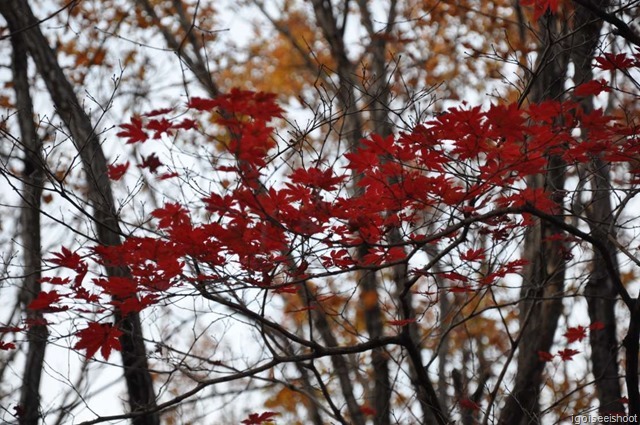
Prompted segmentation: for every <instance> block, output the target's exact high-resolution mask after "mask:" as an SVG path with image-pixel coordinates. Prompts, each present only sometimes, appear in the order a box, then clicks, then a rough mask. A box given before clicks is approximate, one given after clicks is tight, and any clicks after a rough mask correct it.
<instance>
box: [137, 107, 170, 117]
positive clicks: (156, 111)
mask: <svg viewBox="0 0 640 425" xmlns="http://www.w3.org/2000/svg"><path fill="white" fill-rule="evenodd" d="M171 111H173V108H161V109H154V110H153V111H149V112H147V113H146V114H142V116H143V117H157V116H158V115H165V114H168V113H169V112H171Z"/></svg>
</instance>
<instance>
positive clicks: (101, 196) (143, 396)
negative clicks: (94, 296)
mask: <svg viewBox="0 0 640 425" xmlns="http://www.w3.org/2000/svg"><path fill="white" fill-rule="evenodd" d="M0 14H2V16H3V17H4V18H5V20H6V21H7V24H8V26H9V29H10V31H11V33H12V34H19V35H20V36H21V37H22V39H23V41H24V46H25V48H26V50H27V51H28V53H29V54H30V56H31V57H32V58H33V60H34V62H35V64H36V69H37V71H38V73H39V74H40V76H41V77H42V79H43V80H44V82H45V85H46V86H47V89H48V91H49V94H50V95H51V98H52V100H53V103H54V104H55V107H56V110H57V112H58V114H59V115H60V117H61V118H62V121H63V122H64V124H65V126H66V127H67V128H68V129H69V131H70V133H71V137H72V140H73V142H74V144H75V147H76V149H77V150H78V154H79V156H80V159H81V161H82V165H83V167H84V170H85V171H86V174H87V183H88V185H89V196H90V200H91V203H92V206H93V210H94V213H93V214H94V216H93V219H94V221H95V224H96V234H97V239H98V241H99V242H100V243H101V244H103V245H119V244H120V243H121V240H120V235H121V232H120V228H119V222H118V218H117V215H116V213H115V206H114V200H113V193H112V191H111V183H110V181H109V178H108V176H107V162H106V159H105V156H104V153H103V151H102V146H101V145H100V141H99V139H98V137H97V135H96V134H95V132H94V129H93V126H92V124H91V120H90V118H89V117H88V116H87V114H86V113H85V112H84V110H83V109H82V106H81V105H80V102H78V99H77V97H76V94H75V93H74V91H73V87H72V86H71V84H70V83H69V80H68V79H67V78H66V76H65V75H64V73H63V72H62V69H61V68H60V65H59V64H58V62H57V58H56V54H55V52H54V51H53V50H52V49H51V47H50V46H49V43H48V41H47V39H46V38H45V37H44V35H43V34H42V32H41V31H40V28H39V25H38V20H37V19H36V17H35V16H34V15H33V12H32V11H31V8H30V7H29V4H28V3H27V2H26V1H21V0H5V1H2V2H0ZM107 273H108V274H109V275H110V276H123V275H127V273H128V271H127V270H124V269H120V268H108V270H107ZM116 316H117V317H116V321H117V322H118V326H119V327H120V329H121V330H122V331H123V335H122V336H121V338H120V343H121V345H122V351H121V354H122V359H123V366H124V375H125V380H126V384H127V389H128V393H129V405H130V409H131V411H132V412H138V411H144V410H153V409H154V408H155V407H156V400H155V393H154V389H153V381H152V379H151V375H150V373H149V369H148V363H147V357H146V348H145V346H144V340H143V337H142V327H141V324H140V317H139V316H138V315H137V314H129V315H127V316H126V317H123V316H121V315H119V314H117V315H116ZM133 423H134V424H135V425H158V424H159V423H160V420H159V415H158V413H157V412H151V413H147V414H141V415H136V416H135V417H134V419H133Z"/></svg>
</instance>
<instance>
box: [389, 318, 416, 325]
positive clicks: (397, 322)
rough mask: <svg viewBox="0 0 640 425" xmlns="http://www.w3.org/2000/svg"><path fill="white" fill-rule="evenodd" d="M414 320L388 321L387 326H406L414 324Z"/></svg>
mask: <svg viewBox="0 0 640 425" xmlns="http://www.w3.org/2000/svg"><path fill="white" fill-rule="evenodd" d="M415 322H416V319H415V318H412V319H398V320H388V321H387V324H389V325H391V326H407V325H408V324H410V323H415Z"/></svg>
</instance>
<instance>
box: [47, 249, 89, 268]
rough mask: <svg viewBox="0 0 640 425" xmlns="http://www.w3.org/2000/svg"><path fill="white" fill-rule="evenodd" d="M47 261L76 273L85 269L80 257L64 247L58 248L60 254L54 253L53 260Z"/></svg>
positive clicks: (85, 265) (85, 266)
mask: <svg viewBox="0 0 640 425" xmlns="http://www.w3.org/2000/svg"><path fill="white" fill-rule="evenodd" d="M47 261H49V262H50V263H53V264H57V265H59V266H61V267H65V268H68V269H71V270H74V271H76V272H78V273H81V272H83V271H85V270H86V269H87V264H86V263H85V262H84V261H82V257H80V255H78V253H77V252H71V250H69V249H67V248H65V247H64V246H63V247H62V248H60V252H54V253H53V258H49V259H48V260H47Z"/></svg>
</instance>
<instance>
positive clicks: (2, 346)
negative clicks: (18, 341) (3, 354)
mask: <svg viewBox="0 0 640 425" xmlns="http://www.w3.org/2000/svg"><path fill="white" fill-rule="evenodd" d="M15 349H16V345H15V344H14V343H13V342H4V341H0V350H3V351H6V350H15Z"/></svg>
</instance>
